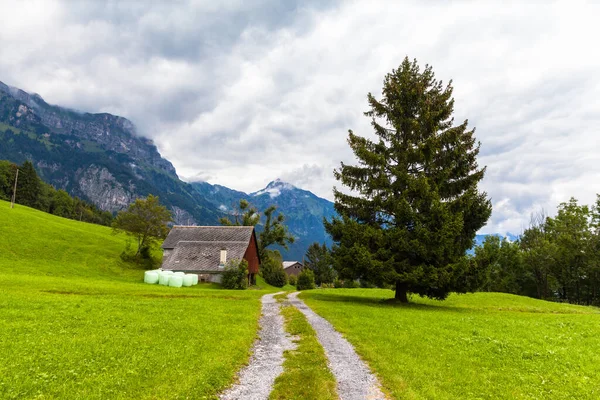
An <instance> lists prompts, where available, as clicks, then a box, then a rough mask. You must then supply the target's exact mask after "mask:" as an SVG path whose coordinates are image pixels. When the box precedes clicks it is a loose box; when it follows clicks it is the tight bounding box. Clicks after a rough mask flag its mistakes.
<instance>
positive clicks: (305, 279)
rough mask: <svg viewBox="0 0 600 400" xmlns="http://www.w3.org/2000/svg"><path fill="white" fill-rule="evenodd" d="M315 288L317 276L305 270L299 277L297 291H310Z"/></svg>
mask: <svg viewBox="0 0 600 400" xmlns="http://www.w3.org/2000/svg"><path fill="white" fill-rule="evenodd" d="M314 288H315V274H314V273H313V272H312V271H311V270H310V269H307V268H305V269H303V270H302V272H300V275H298V282H297V284H296V289H298V290H310V289H314Z"/></svg>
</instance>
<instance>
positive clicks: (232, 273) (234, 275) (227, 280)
mask: <svg viewBox="0 0 600 400" xmlns="http://www.w3.org/2000/svg"><path fill="white" fill-rule="evenodd" d="M221 285H222V286H223V288H225V289H246V288H247V287H248V262H246V260H242V261H241V262H240V261H237V260H230V261H229V262H228V263H227V266H226V267H225V270H224V271H223V275H222V278H221Z"/></svg>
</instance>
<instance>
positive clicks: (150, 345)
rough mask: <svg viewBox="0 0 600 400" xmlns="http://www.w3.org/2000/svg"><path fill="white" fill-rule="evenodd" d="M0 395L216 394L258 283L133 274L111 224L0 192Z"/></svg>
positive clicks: (236, 361) (240, 343)
mask: <svg viewBox="0 0 600 400" xmlns="http://www.w3.org/2000/svg"><path fill="white" fill-rule="evenodd" d="M0 238H1V240H0V299H2V301H1V302H0V398H2V399H30V398H36V399H72V398H85V399H106V398H111V399H133V398H136V399H137V398H139V399H180V398H188V399H196V398H214V397H215V395H216V393H218V392H219V391H220V390H222V389H223V388H225V387H227V386H228V385H229V384H230V383H231V382H232V380H233V379H234V375H235V373H236V371H237V370H238V369H239V368H240V367H241V366H242V365H243V364H244V363H245V362H246V361H247V360H248V357H249V350H250V347H251V345H252V342H253V341H254V339H255V337H256V332H257V328H258V318H259V316H260V297H261V296H262V295H263V294H264V293H265V290H269V289H268V288H266V289H264V290H252V291H251V290H248V291H228V290H215V289H214V286H215V285H198V286H194V287H191V288H171V287H163V286H158V285H147V284H144V283H143V282H142V279H143V271H142V270H139V269H137V268H134V267H132V266H131V265H129V264H126V263H123V262H122V261H121V260H120V259H119V254H120V253H121V251H123V249H124V247H125V243H126V237H125V236H123V235H113V234H112V233H111V229H109V228H106V227H102V226H98V225H92V224H86V223H80V222H76V221H72V220H68V219H63V218H59V217H56V216H52V215H49V214H45V213H43V212H39V211H36V210H32V209H29V208H26V207H22V206H19V205H16V206H15V208H14V209H12V210H11V209H10V208H9V203H7V202H4V201H0Z"/></svg>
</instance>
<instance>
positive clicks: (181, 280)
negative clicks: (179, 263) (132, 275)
mask: <svg viewBox="0 0 600 400" xmlns="http://www.w3.org/2000/svg"><path fill="white" fill-rule="evenodd" d="M144 282H145V283H148V284H150V285H154V284H159V285H163V286H171V287H182V286H193V285H197V284H198V275H196V274H186V273H185V272H173V271H163V270H161V269H155V270H152V271H146V272H145V273H144Z"/></svg>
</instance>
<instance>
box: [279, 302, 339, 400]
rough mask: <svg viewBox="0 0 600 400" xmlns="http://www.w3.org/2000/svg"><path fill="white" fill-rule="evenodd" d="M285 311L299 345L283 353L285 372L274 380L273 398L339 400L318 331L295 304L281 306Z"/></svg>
mask: <svg viewBox="0 0 600 400" xmlns="http://www.w3.org/2000/svg"><path fill="white" fill-rule="evenodd" d="M282 314H283V316H284V318H285V327H286V330H287V332H288V333H290V334H291V335H292V336H294V337H295V339H294V341H295V342H296V343H297V346H298V347H297V348H296V350H287V351H286V352H285V353H284V355H285V362H284V363H283V368H284V371H283V373H282V374H281V375H280V376H279V377H277V379H276V380H275V386H274V388H273V392H272V393H271V396H270V399H281V400H284V399H285V400H287V399H323V400H327V399H337V398H338V397H337V394H336V389H335V378H334V377H333V375H332V373H331V371H330V370H329V367H328V365H327V358H326V357H325V352H324V350H323V347H321V344H320V343H319V341H318V340H317V336H316V333H315V331H314V330H313V328H312V327H311V326H310V324H309V323H308V321H307V320H306V318H305V317H304V315H303V314H302V313H301V312H300V311H298V310H297V309H296V308H295V307H293V306H289V305H288V306H284V307H282Z"/></svg>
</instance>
